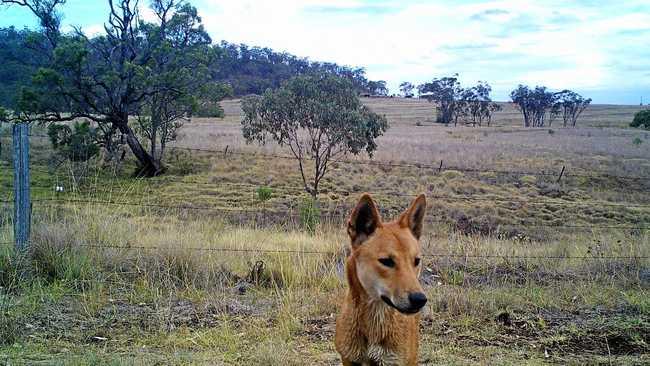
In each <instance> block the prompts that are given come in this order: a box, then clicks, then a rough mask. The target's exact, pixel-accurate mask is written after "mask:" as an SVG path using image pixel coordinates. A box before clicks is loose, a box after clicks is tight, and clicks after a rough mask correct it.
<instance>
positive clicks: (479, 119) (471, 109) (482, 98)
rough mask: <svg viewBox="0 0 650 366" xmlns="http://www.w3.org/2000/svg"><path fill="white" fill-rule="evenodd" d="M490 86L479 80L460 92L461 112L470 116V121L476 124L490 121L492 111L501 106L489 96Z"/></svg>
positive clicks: (480, 124)
mask: <svg viewBox="0 0 650 366" xmlns="http://www.w3.org/2000/svg"><path fill="white" fill-rule="evenodd" d="M491 92H492V87H491V86H490V84H488V83H487V82H485V81H479V82H478V84H476V86H473V87H471V88H468V89H465V90H464V91H463V92H462V94H461V100H462V102H463V103H462V107H463V111H464V112H463V114H464V115H466V116H468V117H469V118H470V122H471V123H472V124H473V125H474V126H476V125H477V124H478V125H479V126H482V125H483V122H487V125H488V126H489V125H490V123H491V122H492V113H493V112H495V111H499V110H501V106H500V105H498V104H497V103H495V102H493V101H492V99H491V98H490V93H491Z"/></svg>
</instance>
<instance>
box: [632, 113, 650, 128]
mask: <svg viewBox="0 0 650 366" xmlns="http://www.w3.org/2000/svg"><path fill="white" fill-rule="evenodd" d="M630 126H631V127H638V128H645V129H646V130H650V109H647V110H644V111H638V112H636V114H635V115H634V119H633V120H632V123H630Z"/></svg>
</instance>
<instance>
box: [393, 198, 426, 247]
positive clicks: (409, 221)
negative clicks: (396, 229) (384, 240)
mask: <svg viewBox="0 0 650 366" xmlns="http://www.w3.org/2000/svg"><path fill="white" fill-rule="evenodd" d="M426 212H427V199H426V198H425V197H424V194H421V195H419V196H418V197H417V198H416V199H414V200H413V202H411V205H410V206H409V208H408V209H406V211H404V213H402V215H401V216H400V217H399V225H400V226H401V227H403V228H408V229H409V230H411V233H413V236H415V238H416V239H420V236H422V222H423V221H424V215H425V213H426Z"/></svg>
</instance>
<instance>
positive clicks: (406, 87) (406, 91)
mask: <svg viewBox="0 0 650 366" xmlns="http://www.w3.org/2000/svg"><path fill="white" fill-rule="evenodd" d="M414 89H415V85H413V84H411V83H410V82H408V81H404V82H402V83H401V84H399V90H400V91H401V92H402V95H403V96H404V98H413V90H414Z"/></svg>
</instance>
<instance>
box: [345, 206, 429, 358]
mask: <svg viewBox="0 0 650 366" xmlns="http://www.w3.org/2000/svg"><path fill="white" fill-rule="evenodd" d="M425 212H426V199H425V197H424V195H420V196H419V197H417V198H416V199H415V200H414V201H413V202H412V203H411V205H410V207H409V208H408V209H407V210H406V211H405V212H404V213H402V214H401V215H400V216H399V218H398V219H397V220H395V221H391V222H387V223H384V222H382V220H381V217H380V215H379V211H378V210H377V206H376V205H375V203H374V201H373V200H372V198H371V197H370V195H369V194H367V193H366V194H364V195H363V196H362V197H361V199H360V200H359V202H358V204H357V205H356V207H355V208H354V210H352V213H351V215H350V219H349V221H348V228H347V231H348V235H349V236H350V245H351V247H352V248H351V252H350V254H349V255H348V257H347V259H346V263H345V271H346V277H347V282H348V286H349V287H348V292H347V295H346V296H345V299H344V300H343V304H342V306H341V310H340V312H339V315H338V317H337V319H336V336H335V340H334V343H335V345H336V350H337V351H338V352H339V354H340V355H341V360H342V362H343V365H345V366H352V365H358V366H365V365H368V366H373V365H382V366H383V365H400V366H402V365H404V366H411V365H417V360H418V345H419V338H420V335H419V332H418V326H419V322H420V315H419V314H418V313H419V312H420V310H421V309H422V307H423V306H424V305H425V304H426V302H427V298H426V296H425V295H424V291H423V290H422V286H421V285H420V282H419V276H420V270H421V266H420V256H421V252H420V244H419V239H420V236H421V235H422V222H423V220H424V215H425Z"/></svg>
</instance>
